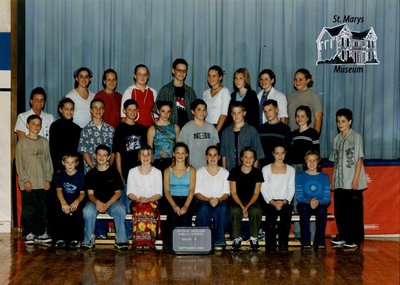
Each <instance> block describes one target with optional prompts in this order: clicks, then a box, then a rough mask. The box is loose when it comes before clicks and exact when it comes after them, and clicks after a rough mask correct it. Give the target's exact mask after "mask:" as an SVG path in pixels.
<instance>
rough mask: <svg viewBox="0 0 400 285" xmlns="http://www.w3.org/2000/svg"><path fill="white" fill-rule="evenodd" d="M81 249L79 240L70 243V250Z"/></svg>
mask: <svg viewBox="0 0 400 285" xmlns="http://www.w3.org/2000/svg"><path fill="white" fill-rule="evenodd" d="M80 247H81V243H80V242H79V240H72V241H70V243H69V248H80Z"/></svg>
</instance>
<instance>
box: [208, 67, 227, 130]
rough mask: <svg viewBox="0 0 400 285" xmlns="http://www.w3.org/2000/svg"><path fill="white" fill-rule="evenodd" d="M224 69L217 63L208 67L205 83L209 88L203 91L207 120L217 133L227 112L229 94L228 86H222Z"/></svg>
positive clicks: (223, 122) (222, 125) (221, 127)
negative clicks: (206, 107)
mask: <svg viewBox="0 0 400 285" xmlns="http://www.w3.org/2000/svg"><path fill="white" fill-rule="evenodd" d="M223 77H224V71H223V70H222V68H221V67H220V66H218V65H213V66H211V67H210V68H209V69H208V76H207V83H208V86H210V89H207V90H205V91H204V92H203V100H204V101H205V102H206V103H207V106H208V110H207V118H206V119H207V122H210V123H211V124H213V125H214V126H215V128H216V129H217V132H218V133H221V132H222V129H223V127H224V124H225V121H226V118H227V115H228V112H229V102H230V100H231V96H230V94H229V90H228V88H226V87H224V86H222V85H221V84H222V79H223Z"/></svg>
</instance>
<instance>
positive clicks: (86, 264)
mask: <svg viewBox="0 0 400 285" xmlns="http://www.w3.org/2000/svg"><path fill="white" fill-rule="evenodd" d="M0 241H1V245H0V260H1V262H0V284H67V285H69V284H84V285H93V284H100V285H102V284H118V285H123V284H171V283H173V282H177V283H178V284H265V283H267V284H269V283H272V284H352V285H353V284H399V271H398V268H399V267H398V266H399V242H393V241H392V242H381V241H380V242H378V241H366V242H365V243H364V245H363V247H362V248H360V249H358V250H357V251H353V252H346V251H343V250H339V249H338V250H336V249H332V248H330V247H328V250H327V252H326V253H322V254H319V253H318V254H317V253H309V254H302V253H301V252H300V249H299V248H291V251H290V252H289V253H288V254H284V255H282V254H278V253H276V254H265V253H264V252H260V253H252V252H250V251H242V252H240V253H238V254H231V252H230V251H225V252H223V253H219V254H212V255H204V256H190V255H189V256H185V255H182V256H178V255H173V254H166V253H162V252H159V251H157V252H149V251H142V252H141V251H139V252H134V251H128V252H123V253H120V252H116V251H115V250H114V249H112V248H110V247H108V248H107V247H103V248H101V247H97V248H96V249H95V250H89V251H85V250H77V251H72V250H61V251H58V250H57V251H56V250H55V249H54V248H52V247H50V248H45V247H38V246H34V247H31V248H27V247H26V246H25V245H24V244H23V243H22V241H21V240H20V239H18V238H17V239H11V240H9V241H7V240H5V239H1V238H0ZM381 272H385V274H380V273H381Z"/></svg>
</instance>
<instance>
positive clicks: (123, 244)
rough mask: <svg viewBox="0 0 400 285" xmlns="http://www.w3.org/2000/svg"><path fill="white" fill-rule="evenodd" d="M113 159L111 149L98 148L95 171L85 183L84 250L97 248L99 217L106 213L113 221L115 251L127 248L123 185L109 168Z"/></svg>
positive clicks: (111, 168)
mask: <svg viewBox="0 0 400 285" xmlns="http://www.w3.org/2000/svg"><path fill="white" fill-rule="evenodd" d="M110 157H111V150H110V148H109V147H108V146H106V145H99V146H97V148H96V151H95V154H94V158H95V159H96V167H95V168H93V169H91V170H90V171H89V172H88V173H87V174H86V180H85V182H86V186H87V189H88V190H87V191H88V199H89V202H87V204H86V206H85V208H84V209H83V218H84V220H85V229H84V241H83V243H82V247H85V248H93V247H94V245H95V235H94V229H95V223H96V217H97V214H98V213H107V214H109V215H110V216H112V217H113V218H114V223H115V230H116V241H115V248H117V249H127V248H128V239H127V235H126V231H125V207H124V205H122V203H121V202H119V198H120V197H121V189H122V187H123V183H122V180H121V177H120V175H119V173H118V171H117V170H116V169H115V168H114V167H112V166H110V165H109V163H108V161H109V160H110Z"/></svg>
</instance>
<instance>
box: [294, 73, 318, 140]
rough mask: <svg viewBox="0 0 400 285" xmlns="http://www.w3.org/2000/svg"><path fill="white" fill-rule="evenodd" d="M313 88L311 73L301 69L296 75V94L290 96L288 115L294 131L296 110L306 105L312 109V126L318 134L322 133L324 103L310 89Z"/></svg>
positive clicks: (295, 127)
mask: <svg viewBox="0 0 400 285" xmlns="http://www.w3.org/2000/svg"><path fill="white" fill-rule="evenodd" d="M312 86H313V78H312V76H311V73H310V71H308V70H307V69H305V68H300V69H299V70H297V71H296V73H295V74H294V88H295V89H296V92H294V93H292V94H290V95H289V96H288V99H287V101H288V114H289V127H290V129H291V130H292V131H294V130H295V129H297V124H296V109H297V107H299V106H301V105H304V106H308V107H310V110H311V124H310V127H311V128H314V129H315V130H316V131H317V132H318V133H321V127H322V111H323V109H322V103H321V98H319V96H318V95H317V93H315V92H314V91H313V90H311V89H310V88H311V87H312Z"/></svg>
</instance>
